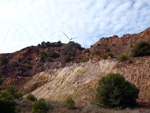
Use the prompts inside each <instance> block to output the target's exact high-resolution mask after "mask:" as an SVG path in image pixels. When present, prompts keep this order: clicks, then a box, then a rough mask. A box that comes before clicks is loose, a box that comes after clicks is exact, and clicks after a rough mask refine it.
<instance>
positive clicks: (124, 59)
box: [117, 55, 128, 62]
mask: <svg viewBox="0 0 150 113" xmlns="http://www.w3.org/2000/svg"><path fill="white" fill-rule="evenodd" d="M117 60H119V61H121V62H123V61H126V60H128V56H127V55H120V56H118V57H117Z"/></svg>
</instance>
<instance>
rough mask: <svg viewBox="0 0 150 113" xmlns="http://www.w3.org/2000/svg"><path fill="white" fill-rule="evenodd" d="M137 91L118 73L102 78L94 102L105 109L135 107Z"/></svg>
mask: <svg viewBox="0 0 150 113" xmlns="http://www.w3.org/2000/svg"><path fill="white" fill-rule="evenodd" d="M138 93H139V89H138V88H137V87H136V86H135V85H134V84H132V83H130V82H128V81H126V80H125V78H124V77H123V76H122V75H120V74H119V73H109V74H108V75H107V76H105V77H102V78H101V79H100V81H99V86H98V88H97V95H96V101H97V103H98V105H99V106H101V107H105V108H120V109H123V108H126V107H135V106H136V99H137V98H138Z"/></svg>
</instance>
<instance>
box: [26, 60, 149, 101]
mask: <svg viewBox="0 0 150 113" xmlns="http://www.w3.org/2000/svg"><path fill="white" fill-rule="evenodd" d="M133 61H134V63H132V64H129V63H128V62H124V63H122V62H118V61H117V60H115V59H107V60H100V61H97V60H90V61H88V62H86V63H79V64H73V65H71V66H67V67H64V68H61V69H58V70H53V73H51V71H52V70H51V69H49V71H46V72H42V73H39V74H37V75H35V76H37V77H38V76H41V75H43V77H44V78H45V76H46V78H47V82H45V84H43V85H42V86H40V87H39V88H37V89H34V90H33V91H32V93H33V94H34V95H35V96H36V97H37V98H45V99H48V100H51V101H64V99H65V98H66V97H67V96H72V97H73V99H74V100H75V101H76V102H78V103H90V102H92V101H94V98H95V94H96V88H97V85H98V81H99V79H100V78H101V77H103V76H105V75H106V74H108V73H110V72H113V73H117V72H118V73H120V74H122V75H124V77H125V78H126V80H128V81H130V82H132V83H134V84H135V85H136V86H137V87H138V88H139V89H140V93H139V99H138V102H140V103H143V102H144V103H149V102H150V93H149V92H150V74H149V73H150V57H141V58H135V59H133ZM34 82H37V80H36V79H34V78H33V79H32V80H30V81H29V82H28V83H27V84H26V85H25V86H24V88H23V90H29V89H30V86H33V83H34ZM36 84H37V83H36Z"/></svg>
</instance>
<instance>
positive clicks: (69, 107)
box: [64, 96, 75, 109]
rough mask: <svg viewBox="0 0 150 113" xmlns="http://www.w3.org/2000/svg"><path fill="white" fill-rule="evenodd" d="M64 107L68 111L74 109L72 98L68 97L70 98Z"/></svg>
mask: <svg viewBox="0 0 150 113" xmlns="http://www.w3.org/2000/svg"><path fill="white" fill-rule="evenodd" d="M64 106H65V107H67V108H68V109H74V108H75V102H74V100H73V99H72V97H70V96H69V97H67V99H66V101H65V104H64Z"/></svg>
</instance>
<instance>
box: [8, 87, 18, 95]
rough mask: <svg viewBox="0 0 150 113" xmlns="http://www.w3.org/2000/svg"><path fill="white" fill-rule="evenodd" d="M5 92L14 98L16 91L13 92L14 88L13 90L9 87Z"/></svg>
mask: <svg viewBox="0 0 150 113" xmlns="http://www.w3.org/2000/svg"><path fill="white" fill-rule="evenodd" d="M7 92H8V93H9V94H10V95H12V96H14V95H15V92H16V90H15V88H14V87H13V86H9V87H8V88H7Z"/></svg>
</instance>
